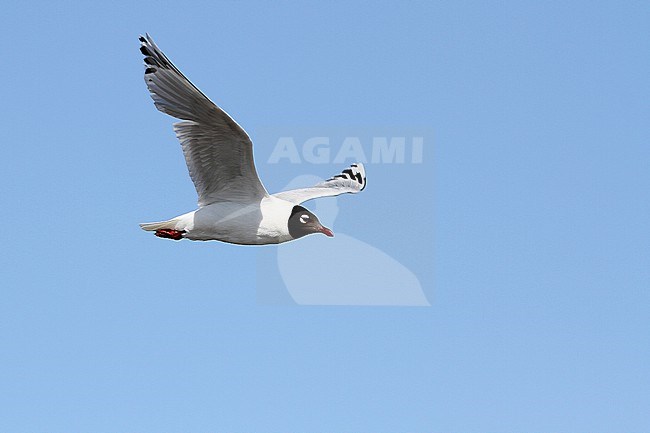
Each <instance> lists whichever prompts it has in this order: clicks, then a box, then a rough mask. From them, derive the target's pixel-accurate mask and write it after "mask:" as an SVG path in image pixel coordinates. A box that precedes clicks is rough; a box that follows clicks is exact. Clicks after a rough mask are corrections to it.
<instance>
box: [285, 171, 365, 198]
mask: <svg viewBox="0 0 650 433" xmlns="http://www.w3.org/2000/svg"><path fill="white" fill-rule="evenodd" d="M366 183H367V181H366V170H365V168H364V167H363V164H361V163H360V162H357V163H355V164H352V165H351V166H350V168H346V169H345V170H343V171H342V172H341V173H340V174H337V175H336V176H333V177H331V178H329V179H327V180H326V181H324V182H321V183H318V184H316V185H314V186H312V187H310V188H300V189H292V190H290V191H283V192H279V193H277V194H273V197H277V198H280V199H282V200H286V201H288V202H291V203H293V204H300V203H303V202H305V201H307V200H311V199H314V198H320V197H332V196H335V195H340V194H345V193H352V194H355V193H358V192H361V191H363V190H364V189H365V188H366Z"/></svg>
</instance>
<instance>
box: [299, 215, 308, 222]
mask: <svg viewBox="0 0 650 433" xmlns="http://www.w3.org/2000/svg"><path fill="white" fill-rule="evenodd" d="M308 219H309V215H307V214H304V215H300V222H301V223H303V224H305V223H306V222H307V220H308Z"/></svg>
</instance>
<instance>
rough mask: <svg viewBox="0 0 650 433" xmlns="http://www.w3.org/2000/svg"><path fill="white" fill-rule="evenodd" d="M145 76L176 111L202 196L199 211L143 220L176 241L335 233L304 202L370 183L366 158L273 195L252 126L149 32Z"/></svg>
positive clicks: (168, 109) (160, 101)
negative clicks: (261, 172)
mask: <svg viewBox="0 0 650 433" xmlns="http://www.w3.org/2000/svg"><path fill="white" fill-rule="evenodd" d="M140 51H141V52H142V54H143V55H144V63H145V71H144V81H145V83H146V84H147V88H148V89H149V93H150V94H151V97H152V98H153V101H154V104H155V106H156V108H158V110H160V111H162V112H163V113H166V114H169V115H170V116H172V117H175V118H177V119H179V120H181V121H180V122H177V123H174V131H175V132H176V136H177V137H178V139H179V141H180V142H181V147H182V148H183V155H184V156H185V162H186V163H187V168H188V170H189V172H190V177H191V178H192V182H194V186H195V188H196V192H197V194H198V197H199V200H198V209H196V210H194V211H191V212H188V213H186V214H183V215H180V216H177V217H175V218H172V219H169V220H167V221H160V222H153V223H143V224H140V227H142V229H143V230H146V231H152V232H155V234H156V236H158V237H161V238H168V239H174V240H181V239H190V240H196V241H208V240H217V241H222V242H228V243H233V244H240V245H265V244H279V243H283V242H287V241H291V240H294V239H298V238H301V237H303V236H306V235H308V234H312V233H323V234H325V235H327V236H330V237H331V236H334V234H333V233H332V231H331V230H330V229H328V228H327V227H325V226H323V225H322V224H321V223H320V221H319V220H318V218H317V217H316V215H314V214H313V213H311V212H310V211H308V210H307V209H305V208H304V207H302V206H301V204H302V203H303V202H305V201H308V200H311V199H314V198H319V197H331V196H336V195H339V194H344V193H358V192H360V191H362V190H363V189H364V188H365V187H366V173H365V170H364V167H363V164H361V163H356V164H352V165H351V166H350V167H349V168H346V169H345V170H343V171H342V172H341V173H340V174H337V175H335V176H333V177H331V178H330V179H328V180H326V181H324V182H320V183H318V184H316V185H314V186H312V187H309V188H301V189H294V190H290V191H284V192H279V193H276V194H269V193H268V192H267V191H266V189H265V188H264V185H262V182H261V181H260V179H259V177H258V176H257V171H256V170H255V163H254V162H253V143H252V142H251V139H250V138H249V137H248V134H246V131H244V129H243V128H242V127H241V126H239V125H238V124H237V122H235V121H234V120H233V119H232V118H231V117H230V116H229V115H228V113H226V112H225V111H223V110H222V109H221V108H219V107H217V105H216V104H214V103H213V102H212V101H210V100H209V99H208V97H207V96H205V95H204V94H203V93H202V92H201V91H200V90H199V89H198V88H197V87H196V86H195V85H194V84H192V83H191V82H190V81H189V80H188V79H187V78H186V77H185V76H184V75H183V74H182V73H181V71H179V70H178V68H176V66H174V65H173V64H172V62H171V61H170V60H169V59H168V58H167V56H165V54H163V52H162V51H161V50H160V49H159V48H158V47H157V46H156V44H155V43H154V41H153V39H152V38H151V36H149V35H148V34H147V35H146V36H140Z"/></svg>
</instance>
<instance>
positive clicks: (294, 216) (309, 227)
mask: <svg viewBox="0 0 650 433" xmlns="http://www.w3.org/2000/svg"><path fill="white" fill-rule="evenodd" d="M312 233H323V234H324V235H327V236H329V237H332V236H334V233H332V230H330V229H328V228H327V227H324V226H323V225H322V224H321V223H320V221H318V218H317V217H316V215H314V214H313V213H311V212H309V211H308V210H307V209H305V208H304V207H302V206H294V207H293V210H292V211H291V216H290V217H289V234H290V235H291V237H292V238H294V239H298V238H301V237H303V236H306V235H309V234H312Z"/></svg>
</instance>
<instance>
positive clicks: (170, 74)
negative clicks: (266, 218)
mask: <svg viewBox="0 0 650 433" xmlns="http://www.w3.org/2000/svg"><path fill="white" fill-rule="evenodd" d="M140 51H141V52H142V54H144V56H145V57H144V62H145V64H146V69H145V74H144V79H145V83H146V84H147V88H148V89H149V93H150V94H151V97H152V98H153V101H154V104H155V105H156V108H158V110H160V111H162V112H163V113H166V114H169V115H170V116H173V117H176V118H178V119H181V120H184V122H178V123H175V124H174V131H175V132H176V136H177V137H178V139H179V140H180V142H181V146H182V148H183V154H184V155H185V161H186V163H187V168H188V170H189V172H190V177H191V178H192V182H194V186H195V187H196V192H197V194H198V196H199V206H206V205H208V204H210V203H214V202H216V201H240V202H252V201H255V200H260V199H261V198H262V197H265V196H268V193H267V192H266V189H264V186H263V185H262V182H260V179H259V177H258V175H257V171H256V170H255V163H254V161H253V143H252V142H251V140H250V138H249V137H248V135H247V134H246V132H245V131H244V130H243V129H242V128H241V126H239V125H238V124H237V122H235V121H234V120H233V119H232V118H231V117H230V116H229V115H228V114H227V113H226V112H225V111H223V110H222V109H221V108H219V107H217V106H216V105H215V104H214V103H213V102H212V101H210V99H208V97H207V96H205V95H204V94H203V93H202V92H201V91H200V90H199V89H198V88H197V87H196V86H194V84H192V83H191V82H190V81H189V80H188V79H187V78H186V77H185V76H184V75H183V74H182V73H181V71H179V70H178V68H176V66H174V65H173V64H172V62H171V61H170V60H169V59H168V58H167V56H165V54H164V53H163V52H162V51H161V50H160V49H159V48H158V47H157V46H156V44H155V43H154V41H153V39H152V38H151V37H150V36H149V35H148V34H147V35H146V36H140Z"/></svg>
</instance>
